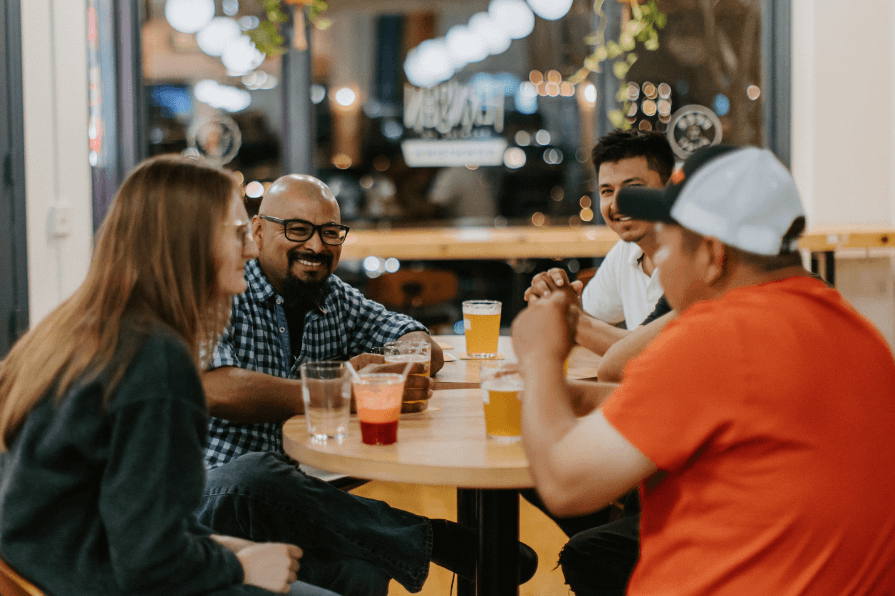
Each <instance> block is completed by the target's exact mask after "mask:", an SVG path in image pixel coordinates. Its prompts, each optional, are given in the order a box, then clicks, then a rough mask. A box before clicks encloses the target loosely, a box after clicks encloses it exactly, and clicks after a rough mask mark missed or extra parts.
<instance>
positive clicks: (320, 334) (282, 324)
mask: <svg viewBox="0 0 895 596" xmlns="http://www.w3.org/2000/svg"><path fill="white" fill-rule="evenodd" d="M245 276H246V281H247V282H248V289H247V290H246V291H245V292H244V293H243V294H240V295H239V296H235V297H234V298H233V308H232V311H231V314H230V326H229V327H227V329H226V330H225V331H224V333H223V335H222V336H221V339H220V341H219V342H218V344H217V346H216V347H215V349H214V355H213V357H212V361H211V366H210V367H209V370H214V369H216V368H221V367H223V366H238V367H240V368H244V369H246V370H252V371H256V372H260V373H265V374H268V375H274V376H277V377H283V378H292V375H291V374H290V372H291V370H292V369H293V366H294V364H295V363H301V362H306V361H312V360H330V359H333V358H344V357H346V356H356V355H357V354H362V353H363V352H367V351H369V350H371V349H372V348H375V347H377V346H381V345H383V344H384V343H386V342H389V341H394V340H395V339H397V338H399V337H401V336H402V335H404V334H406V333H410V332H411V331H426V328H425V327H424V326H423V325H422V324H421V323H420V322H419V321H416V320H415V319H412V318H411V317H408V316H406V315H402V314H398V313H394V312H390V311H388V310H386V309H385V307H384V306H382V305H381V304H379V303H378V302H374V301H372V300H368V299H366V298H365V297H364V296H363V295H362V294H361V293H360V292H359V291H358V290H357V289H355V288H353V287H351V286H349V285H348V284H346V283H345V282H343V281H342V280H341V279H339V278H338V277H336V276H335V275H331V276H330V278H329V284H330V289H331V292H330V294H329V296H327V298H326V301H325V303H324V305H323V309H322V311H312V312H309V313H308V314H307V315H306V316H305V321H304V336H303V337H302V346H301V353H300V354H299V356H298V359H297V360H296V361H295V363H294V362H292V350H291V347H290V343H289V326H288V325H287V324H286V312H285V310H283V302H284V299H283V297H282V296H280V295H279V294H277V291H276V290H275V289H274V288H273V286H272V285H270V282H269V281H268V280H267V278H266V277H265V276H264V273H262V272H261V267H260V266H259V265H258V261H257V260H252V261H249V262H248V263H246V269H245ZM297 376H298V375H297V374H296V375H295V377H297ZM295 398H296V399H300V396H299V395H296V396H295ZM281 426H282V423H279V422H269V423H263V424H241V423H236V422H230V421H228V420H222V419H220V418H214V417H212V418H211V419H210V428H209V432H208V445H207V447H206V449H205V466H206V468H208V469H209V470H210V469H213V468H216V467H218V466H221V465H223V464H225V463H227V462H228V461H230V460H231V459H233V458H234V457H239V456H240V455H243V454H245V453H250V452H253V451H277V452H279V453H282V452H283V435H282V430H281Z"/></svg>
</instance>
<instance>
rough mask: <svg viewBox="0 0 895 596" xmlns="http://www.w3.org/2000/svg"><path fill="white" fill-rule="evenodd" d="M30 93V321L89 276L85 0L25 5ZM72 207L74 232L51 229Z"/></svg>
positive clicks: (24, 53) (27, 146) (43, 0)
mask: <svg viewBox="0 0 895 596" xmlns="http://www.w3.org/2000/svg"><path fill="white" fill-rule="evenodd" d="M21 9H22V45H23V47H22V71H23V86H24V98H25V106H24V110H25V179H26V180H25V184H26V193H27V207H26V209H27V213H26V216H27V217H26V219H27V226H28V293H29V309H30V320H31V324H32V325H33V324H34V323H35V322H37V321H39V320H40V319H41V318H43V317H44V316H45V315H46V314H47V313H48V312H49V311H50V310H52V309H53V308H54V307H55V306H56V305H58V304H59V303H60V302H61V301H62V300H64V299H65V298H66V297H68V296H69V295H71V293H72V292H73V291H74V290H75V288H77V287H78V285H79V284H80V283H81V281H82V280H83V279H84V275H85V273H86V271H87V267H88V264H89V260H90V254H91V250H92V242H93V232H92V222H91V219H92V214H91V212H92V207H91V182H90V166H89V164H88V162H87V152H88V146H87V7H86V2H85V1H84V0H31V1H25V2H22V3H21ZM60 204H61V205H64V206H67V207H68V209H67V211H68V213H69V214H70V221H69V222H68V226H69V229H70V232H71V233H70V234H69V235H68V236H67V237H64V238H56V237H53V236H52V235H51V234H50V228H51V218H52V214H53V208H54V207H56V206H57V205H60Z"/></svg>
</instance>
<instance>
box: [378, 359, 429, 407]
mask: <svg viewBox="0 0 895 596" xmlns="http://www.w3.org/2000/svg"><path fill="white" fill-rule="evenodd" d="M382 355H383V356H384V357H385V361H386V362H387V363H389V364H401V365H406V364H407V363H408V362H413V363H414V364H417V363H419V364H421V365H422V366H423V370H422V371H421V372H411V373H410V374H411V375H419V376H422V377H428V376H431V375H430V371H431V368H432V344H430V343H429V342H427V341H390V342H388V343H387V344H385V345H384V346H382ZM402 368H403V366H402ZM427 407H429V402H428V401H427V400H425V399H421V400H408V401H405V402H403V403H402V404H401V412H404V413H413V412H422V411H423V410H425V409H426V408H427Z"/></svg>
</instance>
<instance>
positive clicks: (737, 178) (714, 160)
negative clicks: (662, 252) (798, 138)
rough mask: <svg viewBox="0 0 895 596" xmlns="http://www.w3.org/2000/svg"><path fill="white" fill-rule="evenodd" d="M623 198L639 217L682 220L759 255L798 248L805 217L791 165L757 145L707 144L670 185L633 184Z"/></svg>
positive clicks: (624, 207) (621, 205) (623, 205)
mask: <svg viewBox="0 0 895 596" xmlns="http://www.w3.org/2000/svg"><path fill="white" fill-rule="evenodd" d="M617 201H618V210H619V211H620V212H621V213H624V214H625V215H629V216H631V217H633V218H634V219H642V220H646V221H662V222H668V223H675V224H679V225H681V226H683V227H685V228H687V229H688V230H691V231H693V232H696V233H697V234H700V235H702V236H712V237H715V238H717V239H718V240H720V241H721V242H723V243H724V244H727V245H729V246H733V247H735V248H739V249H741V250H744V251H747V252H751V253H755V254H759V255H771V256H773V255H779V254H785V253H790V252H793V251H795V250H797V249H798V245H797V241H798V235H799V234H800V233H801V232H802V230H803V229H804V222H805V213H804V210H803V209H802V202H801V200H799V193H798V191H797V190H796V185H795V181H794V180H793V178H792V175H791V174H790V173H789V170H787V169H786V167H784V166H783V164H781V163H780V161H779V160H778V159H777V158H776V157H775V156H774V154H773V153H771V152H770V151H768V150H767V149H759V148H757V147H733V146H729V145H716V146H714V147H704V148H702V149H699V150H697V151H696V152H695V153H694V154H693V155H692V156H690V157H689V158H688V159H687V161H685V162H684V165H683V167H681V168H680V169H678V170H676V171H675V172H674V173H673V174H672V175H671V179H670V180H669V181H668V185H667V186H666V187H665V188H662V189H658V188H646V187H643V186H628V187H625V188H623V189H622V190H621V191H619V193H618V199H617Z"/></svg>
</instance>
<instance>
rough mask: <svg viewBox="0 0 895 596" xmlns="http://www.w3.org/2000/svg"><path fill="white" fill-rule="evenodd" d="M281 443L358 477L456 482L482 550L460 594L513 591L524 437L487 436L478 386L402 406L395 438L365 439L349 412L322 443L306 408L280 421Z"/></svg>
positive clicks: (527, 481) (302, 458) (311, 461)
mask: <svg viewBox="0 0 895 596" xmlns="http://www.w3.org/2000/svg"><path fill="white" fill-rule="evenodd" d="M283 447H284V449H285V451H286V453H287V454H289V456H290V457H292V458H294V459H296V460H297V461H299V462H302V463H303V464H308V465H311V466H314V467H315V468H320V469H323V470H326V471H329V472H337V473H340V474H347V475H350V476H355V477H358V478H367V479H371V480H385V481H391V482H405V483H411V484H435V485H448V486H455V487H457V489H458V494H457V497H458V498H457V508H458V518H459V521H460V522H461V523H464V524H466V525H469V526H471V527H476V528H477V530H478V535H479V550H478V559H477V566H476V569H477V573H476V582H475V585H472V584H471V583H469V582H461V583H460V585H459V586H458V594H460V595H464V594H472V593H477V594H479V595H480V596H486V595H487V596H507V595H511V594H518V586H517V567H518V555H519V552H518V546H517V543H518V541H519V496H518V491H517V490H515V489H519V488H529V487H531V486H532V479H531V475H530V474H529V469H528V461H527V459H526V457H525V452H524V450H523V449H522V444H521V442H517V443H512V444H509V445H506V444H498V443H495V442H493V441H490V440H489V439H488V438H487V436H486V435H485V419H484V411H483V408H482V398H481V390H480V389H451V390H438V391H436V392H435V395H434V396H433V397H432V400H431V401H430V405H429V408H428V409H427V410H426V411H424V412H420V413H417V414H403V415H402V416H401V419H400V422H399V423H398V441H397V443H395V444H393V445H376V446H372V445H364V444H363V443H362V442H361V434H360V423H359V421H358V419H357V417H356V416H352V419H351V422H350V425H349V430H348V437H347V438H346V439H345V440H344V441H342V442H341V443H336V442H334V441H329V442H327V443H319V442H316V441H314V440H313V439H312V438H311V436H310V435H309V434H308V431H307V425H306V423H305V419H304V416H296V417H294V418H291V419H289V420H287V421H286V423H285V424H284V425H283Z"/></svg>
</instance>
